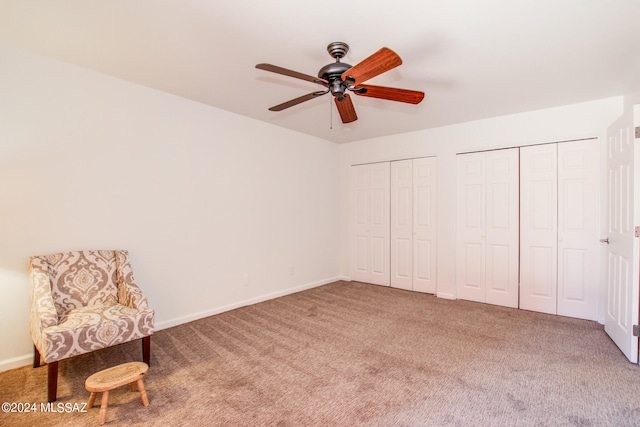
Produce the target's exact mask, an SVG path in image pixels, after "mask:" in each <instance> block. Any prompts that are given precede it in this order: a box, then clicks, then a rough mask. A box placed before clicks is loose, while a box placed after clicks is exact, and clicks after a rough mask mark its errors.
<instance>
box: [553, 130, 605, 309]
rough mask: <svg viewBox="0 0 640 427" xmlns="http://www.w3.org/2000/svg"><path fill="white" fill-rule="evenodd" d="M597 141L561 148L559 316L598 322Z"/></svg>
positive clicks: (559, 162) (559, 181)
mask: <svg viewBox="0 0 640 427" xmlns="http://www.w3.org/2000/svg"><path fill="white" fill-rule="evenodd" d="M598 148H599V146H598V142H597V140H586V141H574V142H565V143H560V144H558V314H560V315H562V316H570V317H577V318H580V319H588V320H598V316H597V313H598V282H599V278H600V270H599V265H600V263H599V261H600V257H599V251H600V241H599V237H600V235H599V227H598V225H599V212H600V209H599V197H598V196H599V194H600V187H599V186H598V183H599V179H598V178H599V176H600V175H599V173H600V171H599V170H598Z"/></svg>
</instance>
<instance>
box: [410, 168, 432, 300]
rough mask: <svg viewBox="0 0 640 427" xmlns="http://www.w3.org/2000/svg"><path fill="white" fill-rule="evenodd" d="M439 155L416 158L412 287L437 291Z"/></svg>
mask: <svg viewBox="0 0 640 427" xmlns="http://www.w3.org/2000/svg"><path fill="white" fill-rule="evenodd" d="M436 180H437V176H436V158H435V157H428V158H423V159H414V160H413V290H414V291H419V292H427V293H431V294H435V293H436V233H437V230H436V184H437V181H436Z"/></svg>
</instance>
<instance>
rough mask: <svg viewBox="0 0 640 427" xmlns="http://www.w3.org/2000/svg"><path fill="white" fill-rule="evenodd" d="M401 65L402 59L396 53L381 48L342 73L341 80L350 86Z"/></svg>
mask: <svg viewBox="0 0 640 427" xmlns="http://www.w3.org/2000/svg"><path fill="white" fill-rule="evenodd" d="M400 64H402V59H400V57H399V56H398V54H397V53H395V52H394V51H392V50H391V49H389V48H386V47H383V48H382V49H380V50H379V51H377V52H376V53H374V54H373V55H371V56H370V57H368V58H366V59H365V60H363V61H361V62H359V63H358V64H356V65H354V66H353V67H351V68H349V69H348V70H347V71H345V72H344V73H342V76H341V77H342V80H344V81H347V79H348V80H349V81H348V83H350V84H357V83H363V82H364V81H366V80H369V79H370V78H372V77H375V76H377V75H379V74H382V73H384V72H385V71H389V70H391V69H392V68H395V67H397V66H398V65H400Z"/></svg>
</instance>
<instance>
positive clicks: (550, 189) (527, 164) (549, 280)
mask: <svg viewBox="0 0 640 427" xmlns="http://www.w3.org/2000/svg"><path fill="white" fill-rule="evenodd" d="M557 151H558V150H557V144H548V145H534V146H531V147H521V148H520V308H522V309H525V310H532V311H539V312H542V313H550V314H556V306H557V286H558V280H557V271H558V261H557V260H558V225H557V224H558V190H557V188H558V178H557V177H558V174H557V169H558V162H557V159H558V154H557Z"/></svg>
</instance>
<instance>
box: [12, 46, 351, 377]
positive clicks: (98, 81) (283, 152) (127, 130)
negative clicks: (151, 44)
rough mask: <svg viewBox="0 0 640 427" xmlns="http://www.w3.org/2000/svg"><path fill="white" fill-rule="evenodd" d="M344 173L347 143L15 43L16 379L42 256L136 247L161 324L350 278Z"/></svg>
mask: <svg viewBox="0 0 640 427" xmlns="http://www.w3.org/2000/svg"><path fill="white" fill-rule="evenodd" d="M338 175H339V174H338V147H337V146H336V145H335V144H332V143H329V142H326V141H323V140H319V139H315V138H312V137H308V136H305V135H302V134H299V133H295V132H291V131H288V130H285V129H282V128H279V127H275V126H272V125H270V124H266V123H262V122H258V121H254V120H251V119H247V118H244V117H241V116H238V115H235V114H232V113H229V112H225V111H222V110H218V109H215V108H212V107H209V106H206V105H203V104H199V103H196V102H192V101H189V100H185V99H182V98H179V97H175V96H171V95H168V94H166V93H162V92H159V91H155V90H151V89H148V88H145V87H141V86H137V85H134V84H131V83H127V82H124V81H120V80H117V79H114V78H111V77H108V76H105V75H102V74H98V73H95V72H92V71H89V70H86V69H82V68H78V67H74V66H70V65H67V64H64V63H60V62H56V61H53V60H50V59H47V58H44V57H39V56H35V55H31V54H28V53H26V52H23V51H19V50H13V49H9V48H4V47H2V46H0V324H2V325H3V327H2V328H0V370H3V369H8V368H12V367H14V366H20V365H24V364H28V363H29V361H30V358H31V357H32V343H31V340H30V337H29V293H28V290H29V282H28V276H27V270H28V259H29V256H31V255H41V254H48V253H53V252H58V251H67V250H76V249H117V248H124V249H128V250H129V251H130V255H131V258H132V263H133V269H134V273H135V276H136V279H137V281H138V284H139V285H140V287H141V288H142V289H143V291H144V292H145V293H146V294H147V295H148V297H149V302H150V305H151V306H152V307H153V308H155V310H156V325H157V327H158V328H164V327H168V326H172V325H175V324H178V323H182V322H186V321H189V320H193V319H195V318H198V317H203V316H205V315H209V314H213V313H216V312H220V311H224V310H226V309H230V308H234V307H237V306H240V305H244V304H248V303H251V302H256V301H259V300H262V299H266V298H270V297H274V296H277V295H282V294H285V293H289V292H292V291H295V290H299V289H304V288H306V287H311V286H317V285H319V284H323V283H327V282H329V281H332V280H335V279H336V277H337V276H338V272H339V251H338V248H339V246H338V245H339V238H338V232H339V206H338V203H337V202H338V199H337V194H338V184H339V181H338ZM245 275H247V276H248V281H249V284H248V285H247V286H245Z"/></svg>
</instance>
